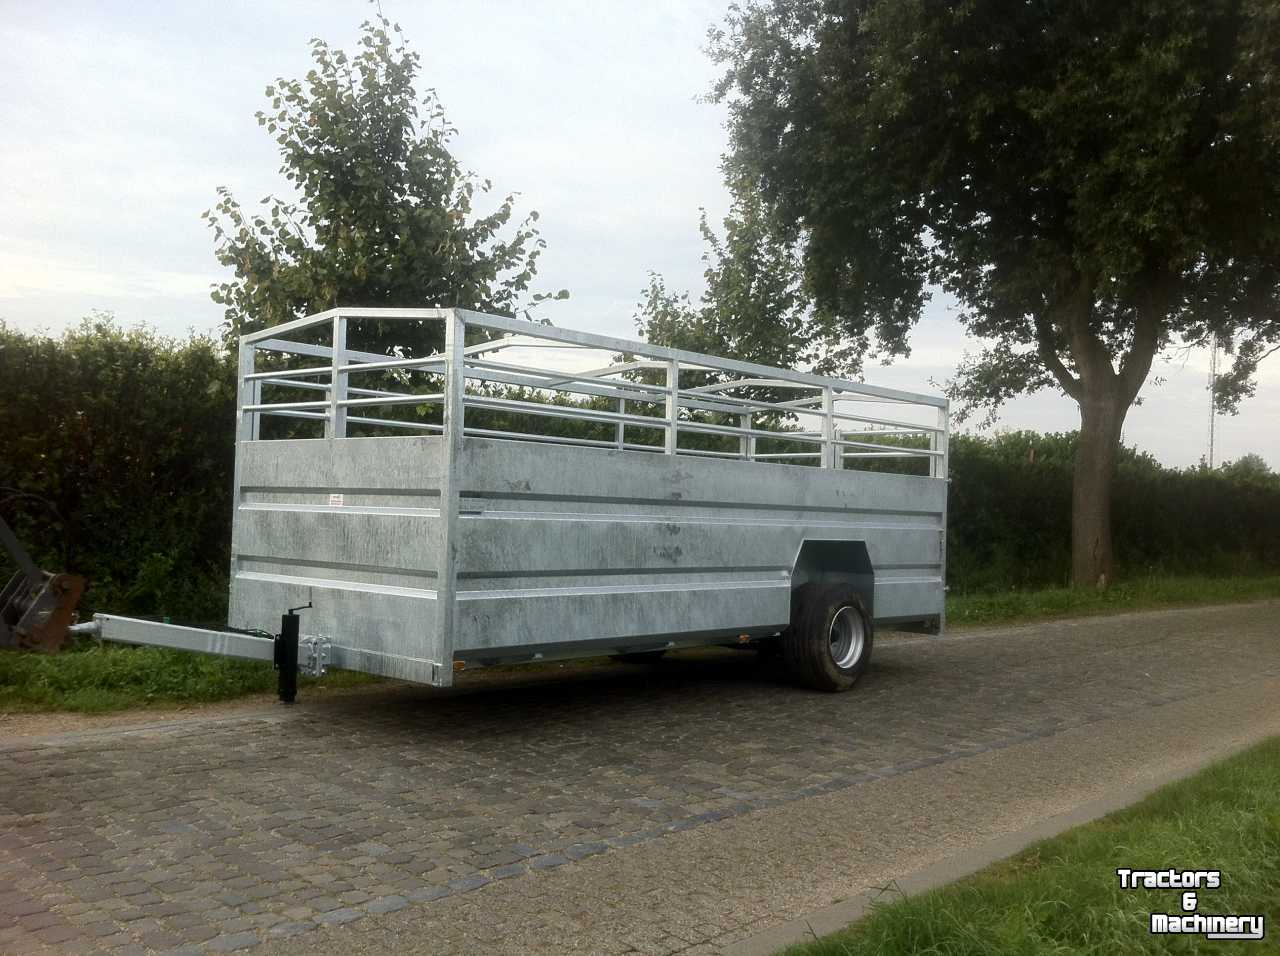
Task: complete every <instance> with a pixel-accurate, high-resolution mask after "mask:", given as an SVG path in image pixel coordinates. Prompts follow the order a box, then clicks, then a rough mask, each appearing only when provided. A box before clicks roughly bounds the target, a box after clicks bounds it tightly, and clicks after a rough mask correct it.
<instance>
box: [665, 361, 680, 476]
mask: <svg viewBox="0 0 1280 956" xmlns="http://www.w3.org/2000/svg"><path fill="white" fill-rule="evenodd" d="M679 429H680V363H679V362H677V361H676V360H675V359H669V360H668V361H667V448H666V452H667V454H668V455H674V454H675V453H676V447H677V445H678V441H679V437H680V432H679Z"/></svg>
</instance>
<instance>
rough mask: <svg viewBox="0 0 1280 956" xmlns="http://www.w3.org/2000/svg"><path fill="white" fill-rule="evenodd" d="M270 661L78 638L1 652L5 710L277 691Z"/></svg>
mask: <svg viewBox="0 0 1280 956" xmlns="http://www.w3.org/2000/svg"><path fill="white" fill-rule="evenodd" d="M374 679H375V678H372V677H369V676H368V675H365V674H357V673H353V672H351V671H331V672H330V673H328V674H326V675H325V676H324V677H322V678H320V679H319V680H312V679H309V678H303V679H302V680H301V681H299V685H300V686H302V687H315V686H324V687H349V686H352V685H355V684H362V683H367V682H369V681H372V680H374ZM275 686H276V675H275V671H274V670H273V669H272V667H271V665H270V664H267V663H264V662H262V661H246V660H239V659H237V658H231V657H214V656H212V655H209V654H191V653H186V652H183V651H174V650H169V649H168V648H163V647H126V646H124V645H112V644H98V643H97V642H94V641H88V640H84V641H77V642H76V643H74V644H73V645H72V646H71V647H70V648H69V649H67V650H64V651H62V652H61V653H58V654H28V653H19V652H15V651H0V713H4V712H7V713H32V712H39V711H75V712H79V713H103V712H106V711H112V710H126V709H128V708H132V707H164V706H174V705H179V704H196V703H208V702H211V701H218V700H227V699H230V698H233V697H243V696H244V695H246V694H254V693H261V692H264V691H270V690H274V689H275Z"/></svg>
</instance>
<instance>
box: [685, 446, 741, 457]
mask: <svg viewBox="0 0 1280 956" xmlns="http://www.w3.org/2000/svg"><path fill="white" fill-rule="evenodd" d="M676 454H677V455H694V456H696V457H700V458H737V459H739V460H742V459H743V454H742V452H740V451H712V450H711V449H710V448H677V449H676Z"/></svg>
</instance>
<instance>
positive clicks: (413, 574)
mask: <svg viewBox="0 0 1280 956" xmlns="http://www.w3.org/2000/svg"><path fill="white" fill-rule="evenodd" d="M238 558H239V560H240V563H241V564H244V563H245V562H246V561H256V562H258V563H260V564H287V565H289V566H291V567H299V568H319V569H322V570H327V571H328V570H331V571H357V572H360V573H364V574H398V575H401V576H403V577H406V578H435V577H436V572H435V570H434V569H432V568H392V567H387V566H385V565H380V564H352V563H349V562H346V561H314V560H311V559H309V558H293V557H283V556H280V555H266V554H241V555H238Z"/></svg>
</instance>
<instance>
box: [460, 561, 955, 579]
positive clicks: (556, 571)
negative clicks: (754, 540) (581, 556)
mask: <svg viewBox="0 0 1280 956" xmlns="http://www.w3.org/2000/svg"><path fill="white" fill-rule="evenodd" d="M926 567H937V565H936V564H933V565H926ZM790 570H791V569H790V568H788V567H784V566H783V565H781V564H761V565H754V564H742V565H727V566H723V567H697V568H640V567H628V568H598V567H597V568H522V569H520V570H515V571H459V572H458V580H459V581H474V580H482V579H494V580H497V579H503V578H561V577H564V578H569V577H579V578H590V577H603V576H605V575H620V574H636V575H641V574H644V575H654V576H659V575H673V576H674V575H697V574H733V573H740V574H770V573H778V572H782V571H790Z"/></svg>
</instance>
